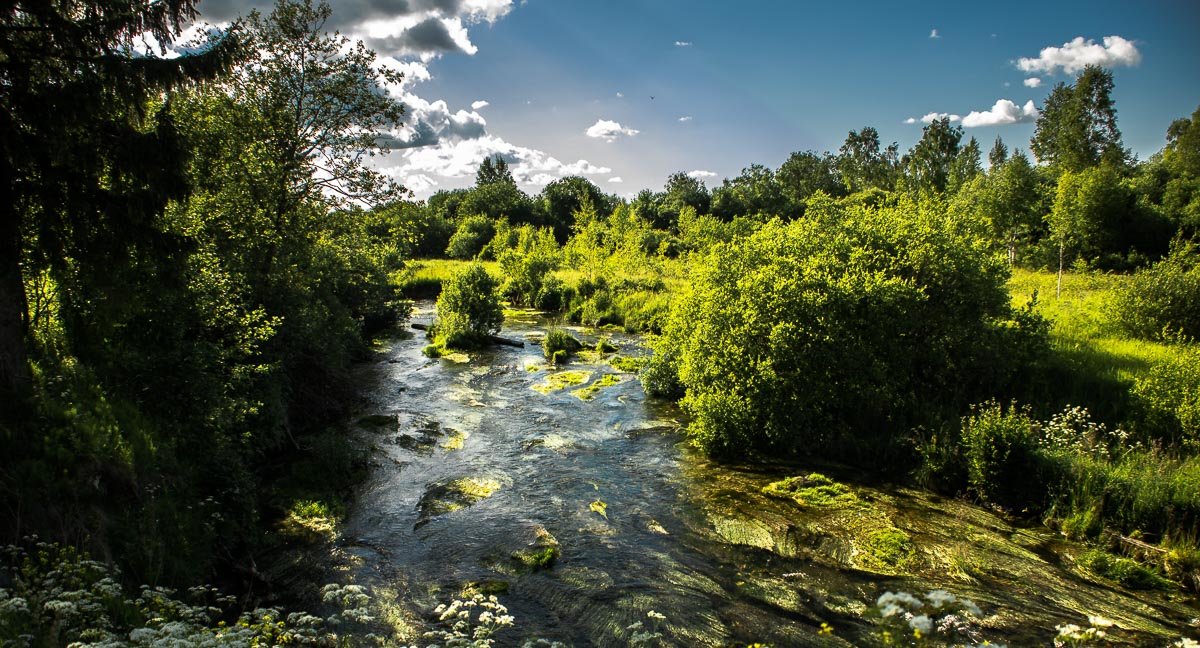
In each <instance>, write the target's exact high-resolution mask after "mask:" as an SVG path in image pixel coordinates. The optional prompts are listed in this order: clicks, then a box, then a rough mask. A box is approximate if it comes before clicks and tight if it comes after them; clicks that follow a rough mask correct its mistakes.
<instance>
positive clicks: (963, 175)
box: [946, 137, 983, 193]
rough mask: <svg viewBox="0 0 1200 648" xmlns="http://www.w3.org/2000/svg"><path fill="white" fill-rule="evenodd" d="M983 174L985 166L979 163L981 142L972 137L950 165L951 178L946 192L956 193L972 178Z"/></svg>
mask: <svg viewBox="0 0 1200 648" xmlns="http://www.w3.org/2000/svg"><path fill="white" fill-rule="evenodd" d="M982 173H983V165H982V164H980V162H979V142H977V141H975V138H974V137H972V138H971V139H970V141H968V142H967V145H966V146H964V147H962V149H961V150H960V151H959V152H958V155H956V156H954V161H953V162H952V163H951V164H950V177H949V180H948V181H947V183H946V190H947V191H949V192H950V193H955V192H957V191H958V190H959V188H960V187H962V186H963V185H964V184H966V183H967V182H970V180H971V179H972V178H975V177H976V176H979V175H981V174H982Z"/></svg>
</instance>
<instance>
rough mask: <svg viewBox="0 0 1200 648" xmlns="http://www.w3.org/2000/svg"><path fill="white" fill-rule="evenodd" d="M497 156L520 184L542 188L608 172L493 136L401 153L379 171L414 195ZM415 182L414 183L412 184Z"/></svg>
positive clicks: (472, 170)
mask: <svg viewBox="0 0 1200 648" xmlns="http://www.w3.org/2000/svg"><path fill="white" fill-rule="evenodd" d="M493 155H499V156H500V157H501V158H503V159H504V160H505V161H506V162H508V165H509V171H511V172H512V174H513V178H514V179H515V180H516V181H517V182H518V183H520V184H525V185H544V184H548V183H550V182H553V181H554V180H557V179H558V178H561V177H563V176H569V175H602V174H607V173H611V172H612V169H610V168H608V167H605V166H600V165H597V164H593V163H591V162H589V161H587V160H576V161H574V162H563V161H561V160H559V159H558V158H556V157H554V156H552V155H550V154H548V153H546V152H545V151H540V150H537V149H532V148H527V147H524V146H517V145H515V144H512V143H509V142H507V141H505V140H504V139H502V138H499V137H496V136H495V135H484V136H482V137H477V138H474V139H460V140H456V141H450V140H447V141H443V142H440V143H438V144H436V145H431V146H422V147H420V148H413V149H409V150H407V151H405V152H404V154H403V158H402V160H403V161H402V163H401V164H398V165H395V166H392V167H387V168H384V169H382V170H383V171H384V172H385V173H388V174H389V175H391V176H393V177H395V178H396V179H397V180H398V181H399V182H400V183H401V184H404V185H405V186H408V187H409V188H411V189H413V190H415V191H418V192H419V191H421V189H420V188H418V187H421V188H425V189H427V188H428V187H429V186H432V184H430V183H433V184H436V181H435V180H434V179H433V178H434V177H442V178H464V177H470V176H473V175H474V174H475V171H476V170H477V169H478V168H479V164H480V163H481V162H483V160H484V158H487V157H491V156H493ZM414 179H415V182H414Z"/></svg>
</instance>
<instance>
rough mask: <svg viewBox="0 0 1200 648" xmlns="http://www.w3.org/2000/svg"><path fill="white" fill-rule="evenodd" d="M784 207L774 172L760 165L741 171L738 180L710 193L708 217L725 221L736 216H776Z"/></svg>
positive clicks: (729, 181)
mask: <svg viewBox="0 0 1200 648" xmlns="http://www.w3.org/2000/svg"><path fill="white" fill-rule="evenodd" d="M785 206H786V201H785V200H784V197H783V191H782V190H781V189H780V187H779V183H778V182H777V181H776V178H775V172H774V171H772V170H771V169H768V168H767V167H765V166H763V165H761V164H751V165H750V166H749V167H747V168H745V169H742V173H741V174H740V175H738V177H736V178H733V179H731V180H730V179H727V180H725V182H723V183H721V187H720V188H719V189H717V190H716V191H714V192H713V202H712V213H713V215H714V216H717V217H718V218H721V219H722V220H726V221H731V220H733V219H734V218H735V217H737V216H759V215H761V216H766V217H767V218H770V217H772V216H779V215H782V214H783V212H784V208H785Z"/></svg>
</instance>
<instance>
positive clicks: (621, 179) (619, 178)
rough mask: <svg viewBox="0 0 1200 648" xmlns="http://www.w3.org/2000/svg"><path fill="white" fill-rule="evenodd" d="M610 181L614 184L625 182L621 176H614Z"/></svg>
mask: <svg viewBox="0 0 1200 648" xmlns="http://www.w3.org/2000/svg"><path fill="white" fill-rule="evenodd" d="M608 181H609V182H611V183H613V184H620V183H622V182H625V179H624V178H622V177H621V176H613V177H611V178H609V179H608Z"/></svg>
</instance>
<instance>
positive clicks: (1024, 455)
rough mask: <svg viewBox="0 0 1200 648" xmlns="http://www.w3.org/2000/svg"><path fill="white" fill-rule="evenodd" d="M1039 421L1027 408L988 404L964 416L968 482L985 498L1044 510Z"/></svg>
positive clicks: (1017, 506)
mask: <svg viewBox="0 0 1200 648" xmlns="http://www.w3.org/2000/svg"><path fill="white" fill-rule="evenodd" d="M1034 425H1035V422H1034V421H1033V419H1031V418H1030V417H1029V412H1028V410H1027V409H1021V408H1018V407H1016V406H1015V405H1013V406H1010V407H1009V408H1008V409H1007V410H1006V409H1004V408H1003V407H1001V406H1000V405H999V404H998V403H994V402H993V403H987V404H985V405H983V406H981V407H979V408H977V409H976V411H975V412H974V413H973V414H972V415H971V416H968V417H966V418H964V419H963V425H962V446H963V455H964V457H965V458H966V461H967V481H968V482H969V483H970V485H971V488H972V489H973V490H974V491H975V492H976V493H977V494H978V495H979V496H980V497H982V498H983V499H984V500H986V501H988V502H993V503H996V504H1001V505H1003V506H1007V507H1009V508H1014V509H1022V508H1027V507H1036V510H1039V511H1040V510H1041V509H1040V507H1041V505H1042V502H1040V501H1038V499H1039V493H1044V492H1045V488H1044V486H1043V485H1042V484H1040V483H1039V476H1040V474H1041V472H1042V471H1041V470H1040V469H1039V467H1038V454H1037V442H1036V439H1035V437H1034Z"/></svg>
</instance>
